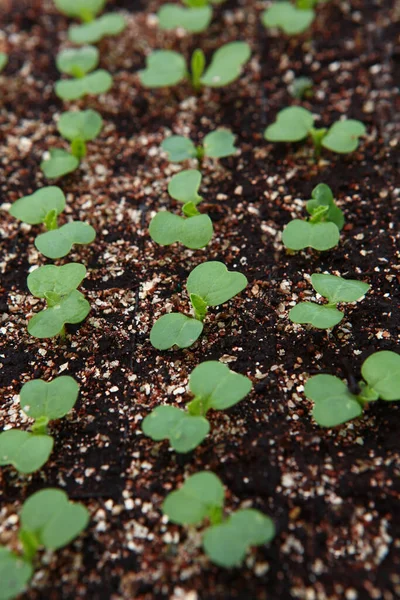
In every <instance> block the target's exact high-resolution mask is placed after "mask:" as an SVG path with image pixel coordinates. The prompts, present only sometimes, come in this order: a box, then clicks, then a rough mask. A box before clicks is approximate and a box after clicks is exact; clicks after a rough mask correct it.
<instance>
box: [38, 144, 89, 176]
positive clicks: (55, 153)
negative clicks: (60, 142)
mask: <svg viewBox="0 0 400 600" xmlns="http://www.w3.org/2000/svg"><path fill="white" fill-rule="evenodd" d="M49 153H50V158H49V159H47V160H43V161H42V162H41V163H40V168H41V169H42V171H43V173H44V175H45V177H47V179H56V178H57V177H62V176H63V175H67V174H68V173H72V171H75V169H77V168H78V167H79V160H78V159H77V158H76V157H75V156H73V155H72V154H70V153H69V152H66V151H65V150H60V149H58V148H53V149H51V150H49Z"/></svg>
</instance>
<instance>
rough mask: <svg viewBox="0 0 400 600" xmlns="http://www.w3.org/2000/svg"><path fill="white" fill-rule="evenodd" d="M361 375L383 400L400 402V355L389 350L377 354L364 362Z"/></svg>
mask: <svg viewBox="0 0 400 600" xmlns="http://www.w3.org/2000/svg"><path fill="white" fill-rule="evenodd" d="M361 373H362V376H363V378H364V379H365V381H366V382H367V383H368V385H369V386H370V387H371V388H373V389H374V390H375V392H376V393H377V394H379V397H380V398H381V399H382V400H388V401H392V400H400V355H399V354H396V352H391V351H388V350H382V351H381V352H375V353H374V354H371V356H369V357H368V358H367V359H366V360H365V361H364V363H363V365H362V367H361Z"/></svg>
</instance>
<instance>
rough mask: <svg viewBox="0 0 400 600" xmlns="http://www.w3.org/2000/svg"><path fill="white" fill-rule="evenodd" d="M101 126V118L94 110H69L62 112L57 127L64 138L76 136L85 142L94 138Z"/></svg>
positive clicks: (70, 138)
mask: <svg viewBox="0 0 400 600" xmlns="http://www.w3.org/2000/svg"><path fill="white" fill-rule="evenodd" d="M102 127H103V119H102V118H101V116H100V115H99V113H98V112H97V111H96V110H91V109H89V110H69V111H67V112H64V113H62V115H61V117H60V120H59V121H58V123H57V129H58V131H59V132H60V134H61V135H62V137H63V138H64V139H66V140H69V141H70V142H72V141H73V140H75V139H76V138H79V139H82V140H84V141H85V142H87V141H89V140H94V139H95V138H96V137H97V136H98V135H99V133H100V131H101V128H102Z"/></svg>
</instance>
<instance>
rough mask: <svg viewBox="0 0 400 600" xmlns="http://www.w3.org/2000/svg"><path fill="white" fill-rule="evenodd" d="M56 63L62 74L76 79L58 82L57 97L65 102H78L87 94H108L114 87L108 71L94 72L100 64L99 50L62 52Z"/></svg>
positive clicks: (56, 87)
mask: <svg viewBox="0 0 400 600" xmlns="http://www.w3.org/2000/svg"><path fill="white" fill-rule="evenodd" d="M56 62H57V67H58V69H59V70H60V71H61V72H62V73H66V74H67V75H72V76H73V77H74V79H63V80H60V81H57V82H56V85H55V91H56V95H57V96H58V97H59V98H62V99H63V100H77V99H78V98H82V97H83V96H86V94H91V95H95V96H97V95H98V94H103V93H104V92H107V91H108V90H109V89H110V87H111V86H112V82H113V80H112V77H111V75H110V74H109V73H108V71H105V70H104V69H97V70H96V71H93V69H95V68H96V67H97V65H98V62H99V52H98V50H97V48H94V47H92V46H86V47H84V48H73V49H68V50H62V51H61V52H60V53H59V54H58V55H57V59H56ZM90 71H92V72H90Z"/></svg>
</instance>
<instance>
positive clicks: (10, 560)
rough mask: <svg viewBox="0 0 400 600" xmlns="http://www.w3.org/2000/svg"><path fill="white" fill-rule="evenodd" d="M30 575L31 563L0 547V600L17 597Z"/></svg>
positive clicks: (11, 599) (31, 573) (10, 599)
mask: <svg viewBox="0 0 400 600" xmlns="http://www.w3.org/2000/svg"><path fill="white" fill-rule="evenodd" d="M32 575H33V566H32V565H31V563H29V562H27V561H25V560H23V559H22V558H20V557H19V556H17V555H16V554H14V553H13V552H11V551H10V550H8V549H7V548H3V547H2V546H0V581H1V589H0V600H13V599H14V598H16V597H17V596H19V594H21V593H22V592H23V591H24V590H25V588H26V586H27V584H28V581H29V580H30V578H31V577H32Z"/></svg>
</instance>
